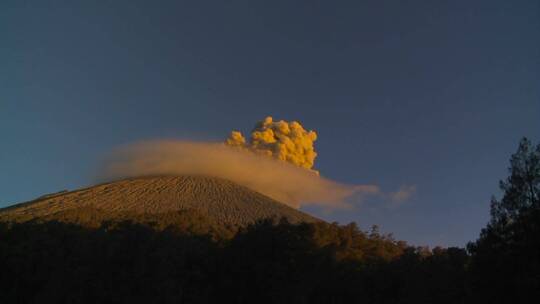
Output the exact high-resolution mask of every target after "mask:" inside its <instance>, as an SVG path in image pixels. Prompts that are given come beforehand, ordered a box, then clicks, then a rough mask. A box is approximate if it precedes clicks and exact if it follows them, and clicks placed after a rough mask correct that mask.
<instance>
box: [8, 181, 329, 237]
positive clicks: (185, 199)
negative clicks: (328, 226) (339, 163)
mask: <svg viewBox="0 0 540 304" xmlns="http://www.w3.org/2000/svg"><path fill="white" fill-rule="evenodd" d="M179 213H180V214H184V217H185V215H186V214H188V215H193V216H198V217H204V218H206V220H207V221H209V222H211V223H213V224H214V225H217V226H223V227H240V226H246V225H248V224H251V223H254V222H256V221H258V220H261V219H267V218H272V219H276V220H277V219H280V218H286V219H287V220H288V221H289V222H291V223H300V222H315V221H318V220H317V219H315V218H314V217H312V216H310V215H307V214H305V213H303V212H300V211H298V210H296V209H293V208H291V207H288V206H287V205H285V204H282V203H280V202H278V201H275V200H273V199H271V198H269V197H267V196H265V195H262V194H260V193H258V192H255V191H252V190H250V189H248V188H246V187H243V186H240V185H238V184H235V183H233V182H230V181H227V180H223V179H219V178H213V177H204V176H159V177H145V178H136V179H126V180H121V181H115V182H110V183H105V184H100V185H97V186H93V187H89V188H85V189H80V190H75V191H70V192H59V193H56V194H50V195H45V196H42V197H40V198H37V199H35V200H32V201H29V202H26V203H21V204H17V205H14V206H10V207H8V208H4V209H0V221H16V222H25V221H29V220H39V219H44V220H60V221H63V222H75V223H78V224H99V222H101V221H104V220H111V219H143V221H144V220H148V221H149V220H153V219H157V218H159V221H165V222H167V220H163V218H164V217H165V218H167V217H168V218H171V217H172V218H177V216H174V215H175V214H179ZM171 215H172V216H171ZM169 222H170V219H169Z"/></svg>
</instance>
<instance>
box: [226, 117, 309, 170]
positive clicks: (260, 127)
mask: <svg viewBox="0 0 540 304" xmlns="http://www.w3.org/2000/svg"><path fill="white" fill-rule="evenodd" d="M316 140H317V133H315V131H307V130H306V129H304V127H303V126H302V125H301V124H300V123H299V122H297V121H291V122H287V121H284V120H280V121H273V119H272V117H270V116H268V117H266V118H265V119H264V120H263V121H260V122H258V123H257V124H256V125H255V128H254V129H253V131H251V136H250V139H249V141H246V139H245V137H244V136H243V135H242V133H241V132H239V131H232V132H231V134H230V136H229V138H227V140H226V141H225V143H226V144H227V145H229V146H231V147H239V148H245V149H247V150H250V151H253V152H256V153H259V154H263V155H267V156H272V157H274V158H276V159H278V160H281V161H285V162H288V163H291V164H293V165H296V166H298V167H302V168H304V169H310V170H312V171H314V172H316V171H315V170H313V169H312V168H313V165H314V163H315V158H316V157H317V153H316V152H315V149H314V147H313V143H314V142H315V141H316Z"/></svg>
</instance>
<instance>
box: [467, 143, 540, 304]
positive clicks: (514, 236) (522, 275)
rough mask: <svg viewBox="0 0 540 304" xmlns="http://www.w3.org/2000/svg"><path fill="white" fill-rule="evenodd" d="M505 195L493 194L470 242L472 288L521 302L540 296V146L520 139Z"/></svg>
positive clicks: (485, 296)
mask: <svg viewBox="0 0 540 304" xmlns="http://www.w3.org/2000/svg"><path fill="white" fill-rule="evenodd" d="M500 188H501V190H502V191H503V196H502V198H501V199H500V200H497V199H496V198H492V201H491V220H490V222H489V224H488V225H487V227H486V228H485V229H483V230H482V232H481V235H480V238H479V239H478V240H477V241H476V242H474V243H471V244H469V246H468V247H469V250H470V251H471V253H472V255H473V264H472V266H471V271H470V276H471V287H472V289H473V291H474V295H475V296H476V297H477V298H478V299H479V300H483V301H486V302H490V303H508V302H512V303H516V302H519V303H525V302H527V301H530V300H533V299H534V301H538V299H539V296H540V199H539V196H540V145H538V146H536V147H534V146H533V145H532V144H531V142H530V141H529V140H527V139H523V140H522V141H521V143H520V145H519V148H518V151H517V152H516V153H515V154H514V155H512V158H511V159H510V168H509V176H508V178H507V179H506V180H505V181H501V182H500Z"/></svg>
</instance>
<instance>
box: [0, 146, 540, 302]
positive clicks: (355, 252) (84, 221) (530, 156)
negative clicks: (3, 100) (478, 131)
mask: <svg viewBox="0 0 540 304" xmlns="http://www.w3.org/2000/svg"><path fill="white" fill-rule="evenodd" d="M539 187H540V145H539V146H537V147H536V148H535V147H533V146H532V145H531V143H530V142H529V141H528V140H523V141H522V142H521V144H520V146H519V149H518V152H517V153H516V154H514V155H513V156H512V159H511V166H510V170H509V177H508V179H506V180H505V181H503V182H501V188H502V190H503V191H504V195H503V197H502V198H501V199H500V200H497V199H495V198H494V199H493V201H492V207H491V214H492V217H491V221H490V223H489V224H488V225H487V227H486V228H485V229H483V230H482V233H481V235H480V238H479V239H478V240H477V241H475V242H471V243H470V244H469V245H468V246H467V248H466V249H464V248H435V249H433V250H429V249H427V248H421V247H420V248H419V247H412V246H409V245H407V244H406V243H405V242H402V241H396V240H394V239H393V238H392V237H391V236H389V235H382V234H380V233H379V232H378V231H377V229H376V228H373V229H372V230H371V231H361V230H360V229H358V227H357V226H356V225H355V224H349V225H344V226H341V225H337V224H327V223H311V224H307V223H304V224H298V225H295V224H290V223H288V222H286V221H281V222H279V223H275V222H274V221H272V220H267V221H261V222H259V223H256V224H254V225H251V226H249V227H246V228H242V229H240V230H238V229H237V228H234V227H221V226H219V225H217V224H216V223H212V222H208V220H207V219H205V217H201V216H197V215H196V214H191V213H189V212H185V213H170V214H162V215H160V216H159V217H155V216H147V215H138V216H135V215H115V216H113V217H109V218H103V215H102V214H100V213H99V211H96V210H82V209H81V210H78V211H70V212H69V213H66V214H62V215H58V217H57V218H56V219H55V220H52V219H43V220H40V221H32V222H24V223H0V303H217V302H219V303H356V302H361V303H524V302H527V303H529V302H530V301H534V300H535V299H537V298H538V295H539V294H538V293H539V290H540V202H539V193H540V192H539V191H540V189H539ZM58 219H59V220H58ZM74 223H75V224H74Z"/></svg>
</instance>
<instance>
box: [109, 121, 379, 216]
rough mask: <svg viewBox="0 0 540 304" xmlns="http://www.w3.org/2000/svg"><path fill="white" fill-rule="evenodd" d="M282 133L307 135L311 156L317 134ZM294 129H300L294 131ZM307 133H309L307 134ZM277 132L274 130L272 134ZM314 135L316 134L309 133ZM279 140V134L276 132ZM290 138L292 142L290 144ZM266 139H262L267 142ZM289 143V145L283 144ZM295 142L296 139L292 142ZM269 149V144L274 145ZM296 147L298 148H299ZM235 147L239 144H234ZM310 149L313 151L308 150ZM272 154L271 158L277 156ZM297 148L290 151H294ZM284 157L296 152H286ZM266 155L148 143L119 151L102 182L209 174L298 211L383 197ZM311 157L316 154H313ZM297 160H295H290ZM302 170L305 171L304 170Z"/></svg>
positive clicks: (204, 145)
mask: <svg viewBox="0 0 540 304" xmlns="http://www.w3.org/2000/svg"><path fill="white" fill-rule="evenodd" d="M268 122H269V121H268V120H265V123H263V124H262V125H260V128H257V130H259V131H256V132H261V135H256V136H255V137H256V138H257V140H258V141H257V144H256V146H258V147H261V150H264V149H266V148H262V146H264V145H267V144H268V143H270V142H271V139H270V137H268V138H266V137H265V136H268V135H265V134H270V132H267V133H265V132H266V131H264V130H272V128H273V127H269V124H268ZM278 124H279V126H280V127H279V128H282V131H279V134H291V133H294V132H296V133H298V134H302V135H290V137H292V138H293V139H298V137H302V136H307V137H308V138H310V140H311V142H309V143H306V149H305V150H306V151H308V150H309V151H313V149H312V145H311V143H312V141H313V140H314V139H315V136H314V135H309V134H310V133H309V132H307V134H308V135H306V134H303V131H302V130H303V128H301V126H297V125H296V124H293V127H292V128H291V126H290V124H286V126H287V127H288V128H289V132H287V131H286V129H285V128H286V127H285V124H282V123H278ZM293 130H296V131H294V132H293ZM304 131H305V130H304ZM272 132H273V131H272ZM311 134H314V133H311ZM274 136H275V133H274ZM290 137H289V139H291V138H290ZM241 138H242V137H241V134H237V135H234V134H233V135H232V136H231V138H230V139H231V140H232V141H233V142H234V143H241V142H242V140H241ZM263 138H264V139H263ZM279 140H280V141H284V142H286V140H283V139H279ZM291 140H292V139H291ZM270 144H271V143H270ZM295 145H296V144H295ZM232 146H235V144H232ZM310 147H311V149H310ZM273 149H274V148H272V149H271V152H272V155H274V154H273V153H274V151H281V150H273ZM295 149H297V148H291V149H290V151H295ZM286 153H293V152H289V150H287V152H286ZM265 154H266V155H268V153H253V152H251V151H250V150H248V149H235V148H232V147H231V143H228V144H223V143H207V142H192V141H179V140H157V141H146V142H140V143H135V144H131V145H127V146H124V147H121V148H118V149H117V150H116V151H114V152H113V153H112V155H111V156H110V158H109V159H108V161H107V162H106V163H105V166H104V170H103V171H102V174H101V179H102V180H113V179H119V178H127V177H137V176H148V175H207V176H215V177H219V178H223V179H227V180H230V181H233V182H236V183H238V184H240V185H243V186H246V187H248V188H250V189H252V190H255V191H257V192H260V193H262V194H265V195H267V196H269V197H271V198H273V199H275V200H278V201H280V202H283V203H285V204H288V205H290V206H292V207H295V208H298V207H300V206H301V205H307V204H317V205H323V206H325V207H331V208H336V207H338V208H339V207H347V206H349V203H350V202H351V201H355V202H358V201H360V200H362V198H363V197H365V196H366V195H376V194H379V193H380V191H379V188H378V187H377V186H373V185H346V184H342V183H338V182H335V181H332V180H330V179H327V178H325V177H322V176H319V175H318V174H315V173H314V172H313V171H311V170H305V168H306V167H305V166H307V167H310V165H308V164H311V165H312V163H313V159H314V156H313V157H312V158H311V159H308V158H307V157H306V158H298V163H300V164H305V165H304V166H300V165H296V164H294V162H292V161H289V162H287V161H280V160H279V159H281V158H279V157H276V158H274V157H268V156H266V155H265ZM311 155H313V154H311ZM286 159H287V160H288V159H293V158H292V157H291V158H286ZM302 167H303V168H302Z"/></svg>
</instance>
